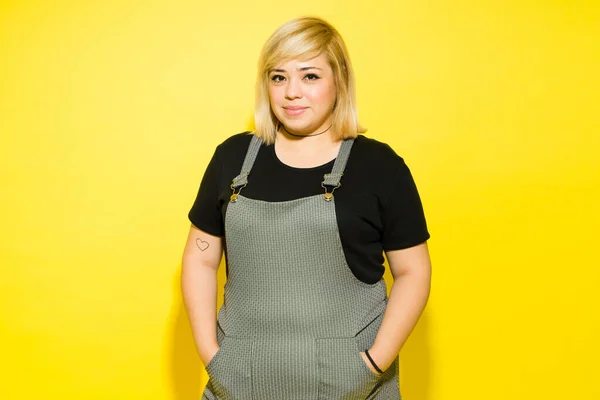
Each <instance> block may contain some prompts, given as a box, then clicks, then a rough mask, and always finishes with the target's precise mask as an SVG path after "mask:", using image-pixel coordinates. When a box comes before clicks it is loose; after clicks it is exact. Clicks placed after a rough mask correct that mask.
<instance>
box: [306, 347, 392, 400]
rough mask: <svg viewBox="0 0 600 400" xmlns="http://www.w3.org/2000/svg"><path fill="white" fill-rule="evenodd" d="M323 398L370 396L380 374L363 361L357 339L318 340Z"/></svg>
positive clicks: (350, 399) (345, 399) (338, 399)
mask: <svg viewBox="0 0 600 400" xmlns="http://www.w3.org/2000/svg"><path fill="white" fill-rule="evenodd" d="M316 342H317V361H318V369H319V400H332V399H336V400H357V399H366V398H367V396H368V395H369V393H371V391H372V390H373V389H374V388H375V385H376V384H377V382H378V380H379V378H380V376H379V375H376V374H375V373H374V372H373V371H371V370H370V369H369V367H368V366H367V365H366V364H365V362H364V361H363V359H362V357H361V355H360V352H361V350H359V348H358V345H357V344H356V339H355V338H353V337H351V338H330V339H317V341H316Z"/></svg>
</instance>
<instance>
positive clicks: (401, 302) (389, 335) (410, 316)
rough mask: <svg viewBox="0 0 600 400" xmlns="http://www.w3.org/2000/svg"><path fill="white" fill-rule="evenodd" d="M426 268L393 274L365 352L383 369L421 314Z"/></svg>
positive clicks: (425, 293)
mask: <svg viewBox="0 0 600 400" xmlns="http://www.w3.org/2000/svg"><path fill="white" fill-rule="evenodd" d="M430 281H431V280H430V275H429V273H427V272H426V271H420V272H414V273H407V274H404V275H401V276H398V277H396V279H395V280H394V283H393V284H392V288H391V291H390V296H389V299H388V304H387V308H386V310H385V313H384V315H383V321H382V323H381V326H380V328H379V331H378V333H377V336H376V338H375V342H374V343H373V346H372V347H371V349H369V354H371V356H372V357H373V359H374V361H375V362H376V363H377V364H378V365H379V367H380V368H381V369H387V368H388V367H389V366H390V365H391V363H392V362H393V361H394V359H395V358H396V356H397V355H398V353H399V352H400V349H401V348H402V346H403V345H404V343H405V342H406V340H407V339H408V336H409V335H410V333H411V332H412V330H413V328H414V327H415V325H416V324H417V321H418V320H419V317H420V316H421V314H422V312H423V310H424V308H425V305H426V304H427V299H428V298H429V291H430Z"/></svg>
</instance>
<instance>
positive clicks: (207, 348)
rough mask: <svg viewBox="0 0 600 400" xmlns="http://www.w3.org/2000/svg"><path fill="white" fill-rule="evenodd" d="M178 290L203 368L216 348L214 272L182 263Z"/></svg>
mask: <svg viewBox="0 0 600 400" xmlns="http://www.w3.org/2000/svg"><path fill="white" fill-rule="evenodd" d="M181 289H182V294H183V302H184V305H185V308H186V310H187V314H188V318H189V321H190V326H191V328H192V334H193V337H194V342H195V344H196V349H197V350H198V354H199V355H200V359H201V360H202V362H203V363H204V364H206V363H208V361H209V360H210V359H211V358H212V355H213V354H214V353H215V352H216V351H217V349H218V347H219V346H218V344H217V335H216V323H217V322H216V319H217V318H216V308H217V304H216V302H217V271H216V269H213V268H210V267H206V266H202V265H198V264H194V263H192V262H187V263H186V262H184V263H183V268H182V272H181Z"/></svg>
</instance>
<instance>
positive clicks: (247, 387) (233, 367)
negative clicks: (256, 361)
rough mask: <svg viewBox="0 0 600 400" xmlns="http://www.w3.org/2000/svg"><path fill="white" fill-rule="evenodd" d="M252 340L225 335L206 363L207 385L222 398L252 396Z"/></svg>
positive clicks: (245, 397) (232, 398)
mask: <svg viewBox="0 0 600 400" xmlns="http://www.w3.org/2000/svg"><path fill="white" fill-rule="evenodd" d="M251 361H252V341H250V340H247V339H240V338H235V337H229V336H225V337H223V339H222V341H221V345H220V347H219V350H218V351H217V353H216V354H215V355H214V356H213V358H212V359H211V360H210V361H209V363H208V364H207V365H206V372H207V373H208V376H209V378H210V381H211V382H210V385H208V386H209V387H211V388H212V390H213V392H214V394H215V395H216V396H217V397H218V398H219V399H223V400H234V399H250V398H252V376H251V370H252V368H251Z"/></svg>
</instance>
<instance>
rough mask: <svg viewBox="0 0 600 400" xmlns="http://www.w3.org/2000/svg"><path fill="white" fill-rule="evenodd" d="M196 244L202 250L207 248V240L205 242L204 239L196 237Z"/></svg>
mask: <svg viewBox="0 0 600 400" xmlns="http://www.w3.org/2000/svg"><path fill="white" fill-rule="evenodd" d="M196 246H198V248H199V249H200V250H202V251H204V250H206V249H208V242H205V241H204V240H202V239H200V238H198V239H196Z"/></svg>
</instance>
